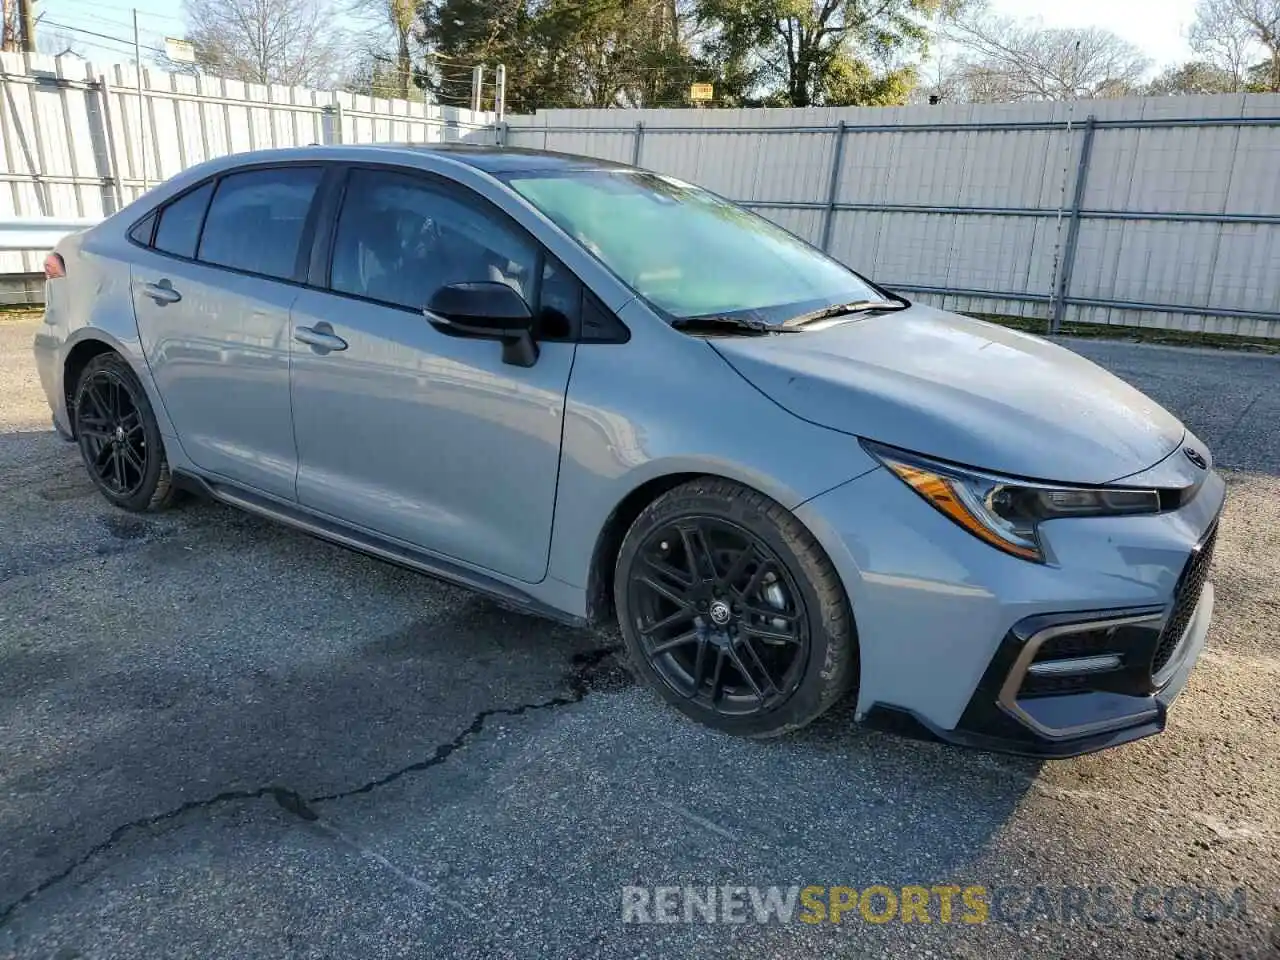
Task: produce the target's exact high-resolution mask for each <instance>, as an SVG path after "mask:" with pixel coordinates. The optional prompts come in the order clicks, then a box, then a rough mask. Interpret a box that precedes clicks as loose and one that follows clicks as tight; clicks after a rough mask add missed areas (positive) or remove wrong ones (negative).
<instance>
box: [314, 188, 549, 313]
mask: <svg viewBox="0 0 1280 960" xmlns="http://www.w3.org/2000/svg"><path fill="white" fill-rule="evenodd" d="M539 259H540V258H539V250H538V248H537V246H536V245H535V244H534V243H533V242H532V241H531V240H529V239H528V238H527V237H525V236H524V235H523V234H521V233H520V232H519V231H517V230H515V229H514V228H512V227H510V226H508V225H506V224H504V223H502V222H501V221H500V220H498V219H497V218H496V217H494V216H492V215H490V214H489V213H487V212H486V211H485V210H483V209H481V208H480V207H479V206H478V205H476V204H473V203H466V202H464V201H463V200H461V199H460V198H458V197H457V196H455V195H454V194H453V193H452V192H451V191H446V190H443V189H438V188H436V187H434V186H432V185H431V184H428V183H426V182H424V181H423V180H422V179H419V178H416V177H412V176H404V175H402V174H397V173H391V172H388V171H382V170H352V171H351V173H350V175H349V177H348V181H347V189H346V194H345V197H344V199H343V203H342V211H341V213H340V214H339V216H338V225H337V230H336V232H335V235H334V244H333V265H332V268H331V271H330V283H329V285H330V286H331V287H332V288H333V289H334V290H336V291H339V292H341V293H350V294H355V295H356V296H360V297H368V298H370V299H372V300H380V301H382V302H384V303H389V304H393V305H395V306H399V307H408V308H409V309H412V310H421V309H422V308H423V306H425V305H426V303H427V301H428V300H429V299H430V297H431V294H433V293H434V292H435V291H436V290H438V289H439V288H440V287H442V286H445V285H446V284H450V283H462V282H468V281H477V280H496V281H498V282H501V283H506V284H508V285H510V286H511V287H512V288H513V289H514V290H515V291H516V292H517V293H519V294H520V295H521V296H522V297H524V298H525V300H527V301H529V302H530V303H533V302H534V300H535V298H536V296H537V285H538V280H539V279H540V271H539Z"/></svg>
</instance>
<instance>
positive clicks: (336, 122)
mask: <svg viewBox="0 0 1280 960" xmlns="http://www.w3.org/2000/svg"><path fill="white" fill-rule="evenodd" d="M320 138H321V140H322V141H323V142H324V143H325V144H326V145H329V144H334V143H341V142H342V101H341V100H339V99H338V91H337V90H335V91H333V103H330V104H327V105H326V106H324V107H321V108H320Z"/></svg>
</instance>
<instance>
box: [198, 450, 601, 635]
mask: <svg viewBox="0 0 1280 960" xmlns="http://www.w3.org/2000/svg"><path fill="white" fill-rule="evenodd" d="M173 480H174V483H175V485H177V486H178V487H180V488H181V489H183V490H187V491H189V492H191V493H195V494H199V495H201V496H205V497H208V498H210V499H211V500H217V501H219V502H221V503H225V504H227V505H228V506H232V507H236V508H237V509H239V510H244V511H245V512H247V513H252V514H256V515H258V516H261V517H266V518H267V519H269V520H275V521H277V522H279V523H283V524H285V525H286V526H289V527H292V528H293V529H295V530H300V531H301V532H303V533H307V534H310V535H311V536H313V537H318V538H320V539H321V540H327V541H329V542H330V543H336V544H338V545H339V546H343V547H347V548H348V549H350V550H355V551H357V552H358V553H364V554H368V555H369V556H371V557H377V558H378V559H379V560H385V561H387V562H388V563H394V564H395V565H396V566H400V567H405V568H406V569H409V570H413V571H414V572H416V573H423V574H426V575H427V576H430V577H435V578H437V579H439V580H444V581H445V582H447V583H452V584H455V585H456V586H460V587H465V588H467V589H468V590H474V591H476V592H477V593H482V594H484V595H485V596H487V597H490V598H491V599H493V600H495V601H497V602H498V603H501V604H503V605H504V606H507V607H509V608H512V609H515V610H517V611H519V612H520V613H529V614H534V615H535V616H540V617H546V618H547V619H549V620H555V621H556V622H557V623H563V624H565V625H567V626H571V627H585V626H587V625H588V624H587V621H586V620H585V619H584V618H582V617H575V616H573V615H571V614H567V613H564V612H563V611H561V610H557V609H556V608H555V607H552V606H549V605H548V604H546V603H543V602H542V601H541V600H538V599H536V598H534V597H531V596H529V595H528V594H527V593H525V592H524V591H522V590H520V589H519V588H518V587H513V586H511V585H510V584H508V583H504V582H502V581H501V580H497V579H495V578H493V577H488V576H485V575H484V574H482V573H478V572H476V571H474V570H470V569H468V568H467V567H464V566H461V565H460V564H455V563H451V562H450V561H448V560H445V559H442V558H440V557H436V556H432V555H431V554H428V553H423V552H422V551H419V550H415V549H413V548H411V547H408V546H405V545H404V544H401V543H397V542H396V541H394V540H390V539H387V538H385V537H381V536H378V535H377V534H375V533H370V532H368V531H365V530H359V529H356V528H354V527H351V526H348V525H347V524H344V523H342V522H340V521H338V520H334V519H331V518H329V517H321V516H318V515H316V514H313V513H311V512H309V511H307V510H305V509H303V508H301V507H296V506H291V505H289V504H284V503H280V502H278V501H276V500H273V499H270V498H268V497H263V496H260V495H258V494H255V493H252V492H250V491H248V490H245V489H243V488H241V487H236V486H232V485H230V484H225V483H218V482H214V481H210V480H206V479H205V478H204V477H198V476H196V475H195V474H191V473H185V472H177V471H175V472H174V475H173Z"/></svg>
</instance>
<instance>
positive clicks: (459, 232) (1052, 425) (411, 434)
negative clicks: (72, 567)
mask: <svg viewBox="0 0 1280 960" xmlns="http://www.w3.org/2000/svg"><path fill="white" fill-rule="evenodd" d="M45 273H46V276H47V278H48V281H47V310H46V315H45V323H44V325H43V327H42V328H41V330H40V333H39V334H38V336H37V340H36V347H35V349H36V358H37V361H38V365H39V370H40V376H41V380H42V382H43V385H44V389H45V391H46V393H47V395H48V398H49V403H50V406H51V407H52V410H53V421H54V424H55V426H56V428H57V429H58V430H59V431H60V432H61V433H62V434H64V435H65V436H66V437H67V438H68V439H71V440H74V441H75V442H76V443H78V444H79V447H80V450H81V453H82V454H83V457H84V461H85V465H86V467H87V468H88V471H89V474H90V476H91V477H92V478H93V481H94V482H95V483H96V484H97V486H98V488H99V489H100V490H101V492H102V494H103V495H104V496H105V497H106V498H107V499H108V500H110V501H111V502H112V503H114V504H116V505H118V506H120V507H122V508H124V509H126V510H152V509H159V508H163V507H166V506H168V505H170V504H171V503H172V502H173V501H174V499H175V497H176V495H177V494H178V493H179V492H180V491H181V490H184V489H185V490H193V491H197V492H199V493H202V494H204V495H207V496H210V497H213V498H216V499H218V500H221V501H224V502H226V503H229V504H233V505H235V506H237V507H240V508H242V509H245V510H248V511H252V512H254V513H257V514H260V515H263V516H266V517H270V518H273V519H275V520H278V521H281V522H283V523H287V524H290V525H291V526H294V527H296V528H298V529H300V530H304V531H306V532H309V533H312V534H315V535H317V536H320V537H324V538H326V539H329V540H333V541H336V542H338V543H341V544H345V545H347V546H350V547H352V548H355V549H357V550H362V551H365V552H367V553H370V554H373V555H375V556H378V557H382V558H384V559H386V560H389V561H391V562H394V563H398V564H403V565H405V566H408V567H411V568H414V569H416V570H420V571H422V572H424V573H428V574H431V575H434V576H437V577H442V578H444V579H447V580H450V581H452V582H455V583H459V584H463V585H466V586H468V587H471V588H473V589H476V590H479V591H483V592H485V593H487V594H489V595H491V596H493V597H495V598H497V599H499V600H500V601H502V602H505V603H508V604H511V605H514V606H516V607H519V608H521V609H525V610H528V611H531V612H537V613H541V614H545V615H548V616H552V617H555V618H558V619H561V620H566V621H569V622H573V623H590V622H599V621H604V620H607V619H610V618H613V617H616V618H617V620H618V622H619V624H620V627H621V630H622V636H623V639H624V642H625V645H626V651H627V654H628V659H629V662H630V664H631V666H632V668H633V669H634V671H635V672H636V673H637V674H638V675H639V676H640V677H641V678H643V679H644V680H646V681H647V682H648V683H649V684H650V685H652V687H653V688H654V689H655V690H656V691H658V693H659V694H660V695H661V696H663V697H664V698H666V699H667V700H668V701H669V702H670V703H671V704H673V705H674V706H675V707H676V708H677V709H679V710H681V711H683V712H684V713H686V714H688V715H690V716H691V717H694V718H695V719H697V720H699V721H701V722H704V723H707V724H710V725H712V726H714V727H716V728H719V729H721V730H724V731H727V732H729V733H734V734H739V735H744V736H753V737H764V736H772V735H776V734H780V733H783V732H785V731H787V730H791V729H794V728H796V727H799V726H801V725H803V724H805V723H808V722H809V721H811V720H813V719H814V718H815V717H817V716H818V715H820V714H821V713H823V712H824V711H825V710H827V709H828V708H829V707H830V706H831V705H832V704H834V703H835V702H836V701H837V700H838V699H839V698H841V697H844V696H846V695H848V696H854V697H856V703H857V707H856V715H857V717H858V718H859V719H860V720H863V721H866V722H869V723H876V724H880V725H884V726H890V727H893V728H894V729H898V730H902V731H905V732H909V733H913V734H916V735H920V736H928V737H938V738H942V739H944V740H948V741H951V742H955V743H960V744H967V745H973V746H979V747H985V748H990V749H1001V750H1010V751H1015V752H1021V753H1031V754H1037V755H1041V756H1067V755H1072V754H1076V753H1081V752H1085V751H1089V750H1096V749H1100V748H1102V747H1107V746H1111V745H1114V744H1118V743H1122V742H1125V741H1128V740H1132V739H1134V738H1136V737H1141V736H1145V735H1148V734H1151V733H1155V732H1157V731H1159V730H1160V729H1162V728H1163V726H1164V722H1165V710H1166V707H1167V705H1168V704H1169V703H1170V701H1171V700H1172V699H1173V698H1174V697H1175V696H1176V695H1177V693H1178V691H1179V690H1180V689H1181V688H1182V686H1183V684H1184V682H1185V680H1186V677H1187V674H1188V672H1189V671H1190V670H1191V668H1192V666H1193V665H1194V663H1195V661H1196V659H1197V657H1198V656H1199V654H1200V651H1201V648H1202V647H1203V645H1204V642H1205V637H1206V633H1207V630H1208V625H1209V618H1210V616H1211V613H1212V610H1213V587H1212V585H1211V584H1210V583H1209V582H1208V580H1207V574H1208V570H1209V565H1210V558H1211V556H1212V551H1213V542H1214V536H1215V533H1216V527H1217V520H1218V516H1219V513H1220V512H1221V509H1222V504H1223V497H1224V485H1223V481H1222V480H1221V478H1220V477H1219V476H1218V475H1217V474H1216V473H1215V472H1214V471H1213V469H1212V466H1211V463H1210V455H1209V452H1208V451H1207V450H1206V448H1205V447H1204V445H1203V444H1202V443H1200V441H1199V440H1197V439H1196V438H1195V437H1194V436H1192V435H1191V434H1190V433H1188V431H1187V430H1186V429H1185V428H1184V427H1183V426H1182V424H1181V423H1179V422H1178V421H1177V420H1176V419H1175V418H1174V417H1172V416H1171V415H1170V414H1168V413H1167V412H1166V411H1164V410H1163V409H1161V408H1160V407H1159V406H1158V405H1157V404H1155V403H1154V402H1152V401H1151V400H1149V399H1148V398H1147V397H1145V396H1143V395H1142V394H1140V393H1138V392H1137V391H1136V390H1133V389H1132V388H1130V387H1129V386H1127V385H1126V384H1124V383H1123V382H1121V381H1120V380H1118V379H1116V378H1115V377H1112V376H1111V375H1109V374H1107V373H1105V372H1104V371H1102V370H1101V369H1099V368H1098V367H1096V366H1094V365H1093V364H1091V363H1089V362H1088V361H1086V360H1084V359H1082V358H1080V357H1078V356H1076V355H1075V354H1073V353H1071V352H1069V351H1067V350H1065V349H1062V348H1060V347H1058V346H1055V345H1053V344H1050V343H1047V342H1045V341H1044V340H1041V339H1039V338H1036V337H1032V336H1028V335H1025V334H1022V333H1017V332H1013V331H1010V330H1007V329H1004V328H1002V327H999V326H995V325H992V324H988V323H983V322H980V321H977V320H973V319H969V318H965V317H960V316H956V315H954V314H948V313H944V312H942V311H939V310H936V309H933V308H931V307H928V306H924V305H921V304H913V303H911V302H909V301H907V300H906V299H904V298H902V297H901V296H898V295H897V294H895V293H893V292H892V291H889V290H885V289H883V288H881V287H879V286H877V285H876V284H875V283H873V282H871V281H869V280H867V279H864V278H863V277H860V276H859V275H857V274H856V273H853V272H852V271H850V270H849V269H848V268H846V267H844V266H843V265H841V264H839V263H837V262H835V261H833V260H831V259H829V258H828V257H826V256H825V255H823V254H822V253H820V252H819V251H817V250H815V249H813V248H812V247H810V246H808V245H807V244H806V243H804V242H803V241H801V240H799V239H797V238H796V237H794V236H793V235H791V234H789V233H787V232H786V231H784V230H781V229H779V228H778V227H776V226H774V225H772V224H770V223H769V222H767V221H765V220H762V219H761V218H759V217H757V216H755V215H754V214H751V213H749V212H747V211H745V210H743V209H741V208H739V207H736V206H734V205H733V204H731V203H728V202H726V201H724V200H721V199H719V198H718V197H715V196H713V195H711V194H708V193H707V192H705V191H702V190H700V189H698V188H696V187H693V186H691V185H689V184H686V183H683V182H681V181H679V180H676V179H673V178H671V177H666V176H662V175H660V174H656V173H652V172H648V171H644V170H639V169H635V168H632V167H625V166H618V165H613V164H607V163H602V162H600V161H596V160H590V159H586V158H579V157H569V156H563V155H556V154H547V153H538V152H533V151H523V150H511V149H492V148H477V147H467V146H456V147H451V148H443V147H436V148H431V149H427V148H419V147H407V146H345V147H312V148H306V149H294V150H282V151H270V152H260V153H251V154H241V155H238V156H234V157H226V158H222V159H219V160H214V161H211V162H209V163H205V164H202V165H200V166H198V167H194V168H192V169H190V170H187V171H186V172H184V173H182V174H181V175H179V176H177V177H175V178H174V179H172V180H170V181H169V182H167V183H165V184H163V185H162V186H160V187H158V188H157V189H155V190H153V191H151V192H150V193H148V194H146V195H145V196H143V197H142V198H141V199H139V200H137V201H136V202H134V203H133V204H131V205H130V206H128V207H126V208H125V209H124V210H122V211H120V212H119V213H117V214H115V215H114V216H112V217H110V218H108V219H107V220H105V221H104V222H103V223H102V224H100V225H98V226H96V227H94V228H93V229H91V230H88V231H86V232H85V233H82V234H79V235H76V236H73V237H70V238H68V239H67V240H65V241H63V242H62V243H61V244H59V246H58V248H57V250H56V251H55V252H53V253H51V254H50V255H49V257H48V258H47V260H46V263H45Z"/></svg>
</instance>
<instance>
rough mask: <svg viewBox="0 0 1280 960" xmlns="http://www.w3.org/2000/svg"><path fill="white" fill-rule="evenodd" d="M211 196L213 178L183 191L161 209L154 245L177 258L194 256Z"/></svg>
mask: <svg viewBox="0 0 1280 960" xmlns="http://www.w3.org/2000/svg"><path fill="white" fill-rule="evenodd" d="M212 195H213V182H212V181H210V182H209V183H205V184H202V185H201V186H198V187H196V188H195V189H194V190H190V191H188V192H187V193H184V194H183V195H182V196H180V197H179V198H178V199H177V200H175V201H173V203H171V204H169V205H168V206H167V207H165V208H164V209H163V210H162V211H160V226H159V227H158V228H157V229H156V238H155V242H154V243H153V244H152V246H154V247H155V248H156V249H157V250H162V251H164V252H165V253H172V254H173V255H174V256H176V257H194V256H195V255H196V244H197V242H198V241H199V239H200V224H201V222H202V221H203V220H204V211H205V208H206V207H208V206H209V197H211V196H212Z"/></svg>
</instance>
